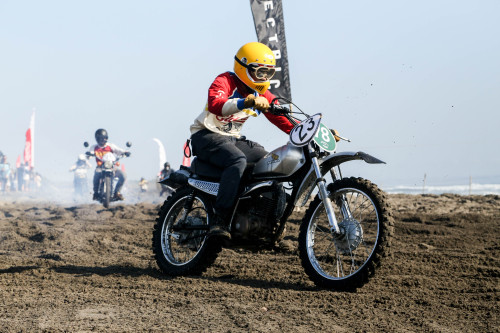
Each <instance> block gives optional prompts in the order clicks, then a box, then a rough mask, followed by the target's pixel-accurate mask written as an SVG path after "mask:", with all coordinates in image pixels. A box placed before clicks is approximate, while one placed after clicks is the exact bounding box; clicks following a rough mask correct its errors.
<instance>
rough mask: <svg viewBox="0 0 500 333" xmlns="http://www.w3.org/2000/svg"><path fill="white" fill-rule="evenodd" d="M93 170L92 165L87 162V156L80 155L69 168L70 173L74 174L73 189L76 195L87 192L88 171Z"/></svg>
mask: <svg viewBox="0 0 500 333" xmlns="http://www.w3.org/2000/svg"><path fill="white" fill-rule="evenodd" d="M90 168H92V165H91V164H90V163H89V161H88V160H87V156H85V154H80V155H78V160H77V161H76V163H75V164H73V165H72V166H71V168H69V171H70V172H74V173H75V175H74V177H73V187H74V189H75V192H76V193H79V194H83V193H84V192H86V191H87V170H88V169H90Z"/></svg>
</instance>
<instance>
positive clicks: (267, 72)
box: [247, 64, 276, 81]
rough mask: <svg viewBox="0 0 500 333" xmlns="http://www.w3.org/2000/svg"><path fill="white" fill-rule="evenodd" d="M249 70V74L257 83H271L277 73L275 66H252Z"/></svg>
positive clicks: (249, 66)
mask: <svg viewBox="0 0 500 333" xmlns="http://www.w3.org/2000/svg"><path fill="white" fill-rule="evenodd" d="M247 68H248V73H249V74H250V76H251V77H252V79H254V80H255V81H269V80H271V78H272V77H273V76H274V74H275V73H276V69H275V68H274V67H273V66H266V65H259V64H250V65H248V67H247Z"/></svg>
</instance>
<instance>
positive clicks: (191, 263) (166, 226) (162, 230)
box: [153, 187, 222, 276]
mask: <svg viewBox="0 0 500 333" xmlns="http://www.w3.org/2000/svg"><path fill="white" fill-rule="evenodd" d="M209 211H211V203H210V200H208V198H207V197H206V196H205V195H204V194H202V193H194V194H193V190H192V189H191V188H188V187H185V188H181V189H179V190H177V191H176V192H174V193H173V194H172V196H170V197H169V198H168V199H167V200H166V201H165V203H164V204H163V206H162V207H161V209H160V212H159V216H158V218H157V219H156V224H155V226H154V230H153V252H154V254H155V259H156V263H157V264H158V267H160V269H161V271H162V272H163V273H165V274H168V275H173V276H177V275H198V274H201V273H203V272H204V271H205V270H206V269H207V268H208V267H209V266H210V265H212V264H213V263H214V261H215V260H216V259H217V256H218V254H219V252H220V251H221V250H222V246H221V245H220V243H218V242H216V241H214V240H213V238H207V236H206V235H207V232H208V226H209V214H208V212H209Z"/></svg>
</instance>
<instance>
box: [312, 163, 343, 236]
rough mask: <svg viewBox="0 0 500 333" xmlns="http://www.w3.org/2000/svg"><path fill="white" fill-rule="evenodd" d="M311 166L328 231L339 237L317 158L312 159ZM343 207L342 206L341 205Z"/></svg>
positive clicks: (335, 219)
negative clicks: (328, 226)
mask: <svg viewBox="0 0 500 333" xmlns="http://www.w3.org/2000/svg"><path fill="white" fill-rule="evenodd" d="M312 165H313V168H314V172H315V173H316V179H317V180H318V182H317V185H318V189H319V194H320V196H321V200H322V201H323V205H324V206H325V210H326V215H327V216H328V223H329V224H330V230H331V231H332V232H333V233H335V234H336V235H340V233H341V232H340V228H339V224H338V222H337V218H336V217H335V212H334V211H333V206H332V202H331V201H330V198H329V197H328V192H327V191H326V181H325V179H324V178H323V175H322V174H321V170H320V168H319V162H318V158H317V157H316V156H313V157H312ZM342 206H343V205H342Z"/></svg>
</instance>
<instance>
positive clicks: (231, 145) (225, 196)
mask: <svg viewBox="0 0 500 333" xmlns="http://www.w3.org/2000/svg"><path fill="white" fill-rule="evenodd" d="M275 67H276V59H275V56H274V53H273V51H271V49H270V48H269V47H267V46H266V45H264V44H261V43H257V42H252V43H248V44H245V45H243V46H242V47H241V48H240V49H239V50H238V52H237V53H236V55H235V56H234V73H233V72H225V73H222V74H220V75H219V76H217V77H216V78H215V80H214V82H213V83H212V84H211V86H210V88H209V89H208V102H207V104H206V106H205V109H204V110H203V111H202V112H201V114H200V115H199V116H198V117H197V118H196V119H195V121H194V123H193V124H192V125H191V127H190V130H191V146H192V148H193V154H194V155H196V156H197V157H198V158H199V159H200V160H202V161H206V162H208V163H210V164H213V165H215V166H218V167H219V168H221V169H223V172H222V176H221V179H220V186H219V191H218V193H217V198H216V201H215V224H212V225H211V227H210V230H209V233H208V234H209V235H211V236H218V237H222V238H226V239H230V238H231V234H230V233H229V225H228V224H229V219H230V213H231V211H230V210H231V208H232V206H233V204H234V202H235V198H236V195H237V192H238V186H239V184H240V180H241V177H242V175H243V171H244V170H245V168H246V166H247V163H255V162H257V161H258V160H260V159H261V158H262V157H264V156H265V155H266V154H267V151H266V150H265V149H264V147H263V146H261V145H260V144H258V143H256V142H254V141H250V140H247V139H246V138H245V137H244V136H242V135H241V134H240V132H241V128H242V126H243V124H245V122H246V121H247V120H248V119H249V118H250V117H258V116H259V115H261V114H264V115H265V117H266V118H267V119H268V120H269V121H270V122H271V123H273V124H274V125H276V126H277V127H278V128H280V129H281V130H282V131H284V132H285V133H287V134H288V133H289V132H290V131H291V129H292V128H293V125H292V124H291V123H290V121H289V120H288V119H287V118H286V117H283V116H279V115H273V114H271V113H269V112H267V109H268V108H269V107H270V105H269V104H270V103H271V102H272V101H273V99H274V98H275V96H274V95H273V94H271V92H269V90H268V88H269V85H270V84H271V82H270V80H271V78H272V77H273V75H274V73H275V71H276V68H275Z"/></svg>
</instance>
